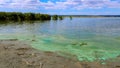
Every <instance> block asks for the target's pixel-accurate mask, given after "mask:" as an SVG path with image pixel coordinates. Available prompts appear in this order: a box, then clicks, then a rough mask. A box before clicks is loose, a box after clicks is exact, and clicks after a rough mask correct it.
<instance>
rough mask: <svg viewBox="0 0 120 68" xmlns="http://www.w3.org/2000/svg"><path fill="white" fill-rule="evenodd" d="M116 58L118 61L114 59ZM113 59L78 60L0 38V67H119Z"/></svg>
mask: <svg viewBox="0 0 120 68" xmlns="http://www.w3.org/2000/svg"><path fill="white" fill-rule="evenodd" d="M115 60H118V61H115ZM115 60H113V61H112V60H106V61H105V62H106V64H101V63H100V62H99V61H94V62H80V61H77V60H72V59H68V58H65V57H62V56H60V55H58V54H56V53H53V52H49V51H40V50H36V49H34V48H32V47H31V46H29V43H26V42H23V41H19V40H17V39H8V40H0V61H1V63H0V68H119V67H120V61H119V60H120V56H118V57H117V58H116V59H115Z"/></svg>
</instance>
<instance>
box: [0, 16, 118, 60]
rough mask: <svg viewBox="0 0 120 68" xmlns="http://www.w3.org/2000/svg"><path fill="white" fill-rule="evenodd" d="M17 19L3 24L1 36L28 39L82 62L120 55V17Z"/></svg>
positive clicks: (38, 45) (34, 43) (39, 47)
mask: <svg viewBox="0 0 120 68" xmlns="http://www.w3.org/2000/svg"><path fill="white" fill-rule="evenodd" d="M33 22H34V23H33V24H32V23H29V22H28V23H25V24H22V23H24V22H15V23H14V24H9V23H8V24H1V25H0V39H11V38H17V39H19V40H25V41H27V42H29V43H30V44H31V46H32V47H34V48H36V49H39V50H43V51H52V52H57V53H58V54H60V55H63V56H65V57H69V58H71V57H74V58H77V59H78V60H80V61H84V60H85V61H87V60H88V61H93V60H106V59H109V58H115V57H117V56H119V55H120V51H119V50H120V18H119V17H118V18H114V17H109V18H79V17H74V18H73V19H72V20H70V19H69V18H65V19H64V20H57V21H54V20H51V21H33Z"/></svg>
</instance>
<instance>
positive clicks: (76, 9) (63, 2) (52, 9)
mask: <svg viewBox="0 0 120 68" xmlns="http://www.w3.org/2000/svg"><path fill="white" fill-rule="evenodd" d="M0 11H3V12H4V11H5V12H33V13H45V14H50V15H53V14H57V15H120V0H0Z"/></svg>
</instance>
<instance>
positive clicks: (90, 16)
mask: <svg viewBox="0 0 120 68" xmlns="http://www.w3.org/2000/svg"><path fill="white" fill-rule="evenodd" d="M59 16H64V17H69V16H72V17H120V15H59Z"/></svg>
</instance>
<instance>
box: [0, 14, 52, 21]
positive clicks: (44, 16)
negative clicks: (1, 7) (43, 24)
mask: <svg viewBox="0 0 120 68" xmlns="http://www.w3.org/2000/svg"><path fill="white" fill-rule="evenodd" d="M50 19H51V16H50V15H47V14H39V13H36V14H35V13H20V12H0V20H2V21H3V20H8V21H9V20H13V21H23V20H50Z"/></svg>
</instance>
